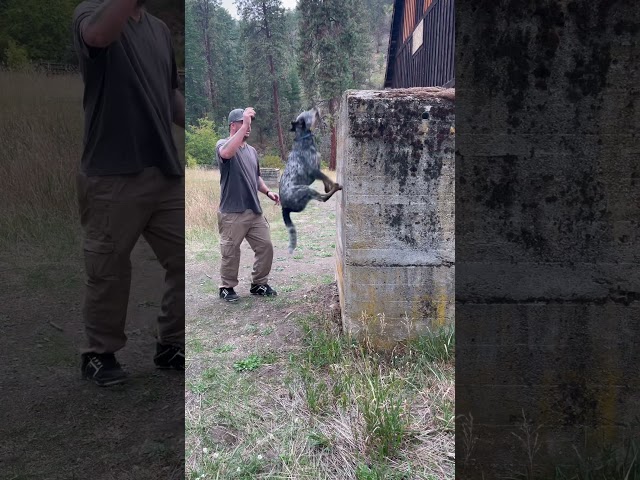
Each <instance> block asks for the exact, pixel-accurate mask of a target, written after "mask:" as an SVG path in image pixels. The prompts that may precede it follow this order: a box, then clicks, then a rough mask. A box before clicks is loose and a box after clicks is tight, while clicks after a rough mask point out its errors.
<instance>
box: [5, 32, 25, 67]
mask: <svg viewBox="0 0 640 480" xmlns="http://www.w3.org/2000/svg"><path fill="white" fill-rule="evenodd" d="M4 56H5V61H6V64H7V67H9V68H10V69H11V70H25V69H27V68H28V67H29V54H28V53H27V49H26V48H25V47H23V46H20V45H18V44H17V43H16V42H15V41H14V40H12V39H9V41H8V42H7V49H6V50H5V52H4Z"/></svg>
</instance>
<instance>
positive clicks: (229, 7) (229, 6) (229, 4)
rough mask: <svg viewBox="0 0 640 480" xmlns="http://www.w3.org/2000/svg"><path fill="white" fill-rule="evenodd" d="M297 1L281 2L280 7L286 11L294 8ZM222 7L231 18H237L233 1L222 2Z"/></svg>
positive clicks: (224, 0) (223, 0)
mask: <svg viewBox="0 0 640 480" xmlns="http://www.w3.org/2000/svg"><path fill="white" fill-rule="evenodd" d="M297 2H298V0H282V6H283V7H284V8H286V9H288V10H293V9H294V8H296V3H297ZM222 6H223V7H224V8H225V9H226V10H227V11H228V12H229V13H230V14H231V16H232V17H233V18H238V11H237V10H236V6H235V4H234V3H233V0H222Z"/></svg>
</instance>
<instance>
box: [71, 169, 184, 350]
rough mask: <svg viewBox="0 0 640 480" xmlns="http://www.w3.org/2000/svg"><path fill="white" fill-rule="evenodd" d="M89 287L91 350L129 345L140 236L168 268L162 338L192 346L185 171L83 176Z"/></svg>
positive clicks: (82, 208)
mask: <svg viewBox="0 0 640 480" xmlns="http://www.w3.org/2000/svg"><path fill="white" fill-rule="evenodd" d="M77 186H78V203H79V207H80V220H81V224H82V228H83V230H84V239H83V249H84V260H85V270H86V278H87V281H86V289H85V298H84V304H83V308H82V314H83V317H84V324H85V330H86V336H87V342H88V344H87V346H86V348H84V349H83V352H96V353H111V352H116V351H117V350H119V349H121V348H122V347H124V345H125V343H126V341H127V336H126V335H125V321H126V316H127V306H128V303H129V289H130V285H131V261H130V254H131V251H132V250H133V247H134V246H135V244H136V242H137V241H138V239H139V238H140V235H142V236H144V238H145V239H146V241H147V242H148V243H149V245H150V246H151V248H152V249H153V251H154V253H155V255H156V257H157V258H158V260H159V262H160V264H161V265H162V267H163V268H164V270H165V288H164V295H163V297H162V304H161V309H160V314H159V316H158V331H157V341H158V342H159V343H162V344H166V345H175V346H180V347H184V178H182V177H174V178H170V177H165V176H164V175H163V174H162V172H161V171H160V170H159V169H157V168H155V167H151V168H146V169H144V171H142V172H141V173H139V174H134V175H109V176H95V177H87V176H85V175H83V174H80V175H78V185H77Z"/></svg>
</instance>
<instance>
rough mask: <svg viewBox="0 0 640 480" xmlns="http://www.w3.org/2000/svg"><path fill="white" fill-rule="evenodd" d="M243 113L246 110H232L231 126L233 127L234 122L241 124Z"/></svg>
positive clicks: (230, 116) (230, 114)
mask: <svg viewBox="0 0 640 480" xmlns="http://www.w3.org/2000/svg"><path fill="white" fill-rule="evenodd" d="M243 113H244V110H243V109H242V108H236V109H235V110H231V111H230V112H229V125H231V124H232V123H233V122H241V121H242V114H243Z"/></svg>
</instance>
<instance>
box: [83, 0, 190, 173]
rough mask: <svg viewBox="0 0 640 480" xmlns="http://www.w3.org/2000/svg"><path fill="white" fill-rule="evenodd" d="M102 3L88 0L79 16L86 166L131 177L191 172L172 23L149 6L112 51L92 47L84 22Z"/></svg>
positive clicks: (87, 169) (90, 170) (87, 170)
mask: <svg viewBox="0 0 640 480" xmlns="http://www.w3.org/2000/svg"><path fill="white" fill-rule="evenodd" d="M101 4H102V2H101V1H100V0H87V1H84V2H82V3H80V5H78V6H77V7H76V9H75V12H74V15H73V31H74V47H75V50H76V53H77V55H78V59H79V62H80V71H81V73H82V78H83V80H84V84H85V89H84V98H83V102H82V103H83V106H84V112H85V121H84V151H83V153H82V163H81V170H82V171H83V172H84V173H85V174H86V175H89V176H92V175H123V174H130V173H137V172H140V171H141V170H142V169H144V168H145V167H150V166H156V167H158V168H160V170H161V171H162V172H163V173H164V174H165V175H168V176H182V175H184V165H183V162H182V161H181V159H180V158H179V155H178V150H177V148H176V145H175V142H174V139H173V135H172V131H171V128H172V123H173V111H172V108H173V107H172V104H173V101H172V100H173V95H174V90H175V89H177V88H178V87H179V78H178V69H177V67H176V62H175V56H174V52H173V48H172V45H171V33H170V31H169V28H168V27H167V26H166V25H165V24H164V23H163V22H162V21H161V20H160V19H158V18H156V17H154V16H153V15H151V14H149V13H148V12H146V11H143V13H142V17H141V19H140V22H137V21H135V20H133V19H129V20H128V21H127V24H126V25H125V27H124V30H123V31H122V33H121V35H120V37H119V38H118V39H117V40H116V41H114V42H113V43H112V44H111V45H109V46H108V47H105V48H93V47H89V46H88V45H87V44H86V43H85V42H84V40H83V38H82V33H81V30H80V22H81V21H82V20H83V19H85V18H87V17H90V16H91V15H92V14H93V12H95V11H96V10H97V9H98V8H99V7H100V5H101Z"/></svg>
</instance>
